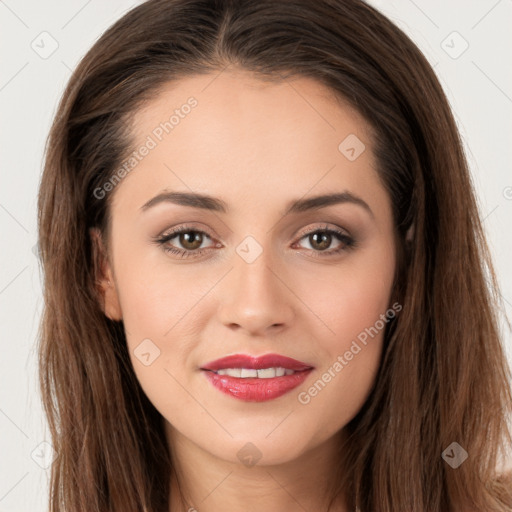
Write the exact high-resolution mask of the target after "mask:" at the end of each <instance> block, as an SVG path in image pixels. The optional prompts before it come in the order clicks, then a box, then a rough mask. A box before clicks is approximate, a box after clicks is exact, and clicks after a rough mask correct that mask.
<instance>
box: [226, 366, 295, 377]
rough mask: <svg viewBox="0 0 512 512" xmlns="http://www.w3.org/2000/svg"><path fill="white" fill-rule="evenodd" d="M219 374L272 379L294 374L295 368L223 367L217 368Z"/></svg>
mask: <svg viewBox="0 0 512 512" xmlns="http://www.w3.org/2000/svg"><path fill="white" fill-rule="evenodd" d="M216 373H217V375H227V376H228V377H236V378H242V379H247V378H258V379H272V378H273V377H283V376H284V375H292V374H294V373H295V371H294V370H288V369H285V368H281V367H277V368H262V369H261V370H253V369H250V368H223V369H222V370H217V372H216Z"/></svg>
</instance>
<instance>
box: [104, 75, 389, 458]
mask: <svg viewBox="0 0 512 512" xmlns="http://www.w3.org/2000/svg"><path fill="white" fill-rule="evenodd" d="M134 134H135V140H136V144H135V146H134V151H135V153H134V155H132V156H133V159H132V160H131V161H127V166H125V167H124V172H123V170H120V171H119V173H118V175H119V176H120V177H122V176H124V177H122V179H121V181H120V182H119V183H118V184H117V185H115V187H114V184H115V182H113V181H112V182H111V184H110V186H111V187H114V192H113V193H114V195H113V202H112V205H111V208H112V210H111V212H112V224H111V232H110V239H109V243H110V258H111V259H110V261H111V263H110V265H111V266H109V270H110V271H111V274H110V277H111V279H112V282H113V285H112V287H111V288H110V290H109V291H108V292H107V293H106V296H105V299H106V309H105V311H106V312H107V314H108V315H109V316H110V317H111V318H117V319H120V318H122V320H123V322H124V326H125V330H126V335H127V343H128V348H129V352H130V357H131V360H132V363H133V368H134V370H135V373H136V375H137V378H138V379H139V381H140V384H141V386H142V388H143V389H144V391H145V393H146V394H147V396H148V398H149V399H150V400H151V402H152V403H153V404H154V406H155V407H156V409H157V410H158V411H159V412H160V413H161V414H162V416H163V417H164V418H165V420H167V432H168V433H169V434H170V436H171V438H172V437H173V436H175V437H176V438H177V437H179V438H180V439H182V440H184V441H186V442H187V443H189V444H190V445H193V446H195V447H196V448H199V449H202V450H204V451H205V452H208V453H209V454H211V455H213V456H215V457H218V458H222V459H224V460H226V461H231V462H235V463H240V462H243V463H244V464H246V463H247V461H248V460H249V459H251V457H252V459H251V460H256V459H259V460H258V461H257V462H258V464H278V463H280V462H286V461H291V460H293V459H296V458H297V457H299V456H300V455H302V454H305V453H306V452H307V451H309V450H311V449H314V448H318V447H320V446H321V445H322V444H325V443H326V442H327V441H329V440H332V439H334V437H333V436H334V435H335V434H336V433H337V432H339V431H340V430H341V429H342V428H343V427H344V426H345V425H346V424H347V423H348V422H349V421H350V420H351V419H352V418H353V417H354V416H355V415H356V413H357V412H358V411H359V409H360V408H361V406H362V405H363V403H364V401H365V400H366V398H367V397H368V394H369V392H370V390H371V387H372V384H373V382H374V379H375V377H376V373H377V370H378V367H379V362H380V356H381V350H382V340H383V333H384V329H385V326H386V323H387V321H388V318H391V317H393V316H394V313H395V312H397V311H398V309H397V308H396V304H395V307H394V308H393V306H392V305H391V304H390V296H391V287H392V282H393V276H394V271H395V244H394V240H395V239H394V229H393V223H392V212H391V204H390V200H389V197H388V194H387V193H386V191H385V189H384V188H383V185H382V184H381V182H380V180H379V178H378V175H377V172H376V162H375V159H374V156H373V152H372V147H371V146H370V139H369V132H368V126H367V125H366V123H365V122H364V121H363V119H362V118H361V117H360V116H359V115H358V114H357V113H356V112H355V111H354V110H352V109H350V108H349V107H348V106H343V105H341V104H340V103H338V102H336V101H335V100H334V99H333V97H332V96H331V95H330V94H329V91H328V90H327V89H325V88H324V87H323V86H321V85H320V84H318V83H317V82H315V81H313V80H311V79H307V78H300V79H295V80H289V81H286V82H281V83H279V84H277V83H274V84H269V83H263V82H261V81H259V80H257V79H255V78H253V77H252V76H251V75H250V74H248V73H246V72H242V71H224V72H221V73H220V74H219V73H216V74H209V75H203V76H194V77H189V78H186V79H183V80H181V81H179V82H175V83H172V84H170V85H167V86H166V88H165V89H164V90H163V91H162V93H161V94H160V95H159V96H158V97H157V98H156V99H154V100H152V101H151V102H149V103H147V104H146V106H145V107H144V108H143V109H141V110H140V111H139V112H138V113H137V114H136V116H135V122H134ZM363 144H364V146H363ZM144 148H146V149H144ZM127 169H128V170H127ZM113 183H114V184H113ZM107 187H108V185H107ZM95 193H97V194H102V191H99V190H97V191H96V192H95ZM171 193H172V194H175V195H174V196H172V195H170V194H171ZM166 194H167V195H166ZM185 194H186V195H185ZM332 194H336V195H338V198H337V199H336V198H334V199H325V198H324V199H319V200H314V198H316V197H319V196H330V195H332ZM206 196H208V198H207V197H206ZM181 228H184V229H183V231H184V233H183V234H181V235H180V234H175V233H173V232H174V231H176V230H179V229H181ZM171 251H172V252H171ZM174 251H175V252H174ZM386 314H387V316H386ZM268 354H273V355H274V356H275V357H272V356H271V357H270V358H269V359H268V360H262V361H260V364H259V369H260V370H262V371H260V372H258V371H257V370H258V362H257V361H256V362H255V361H254V360H252V361H251V359H250V357H253V358H258V357H260V356H263V355H268ZM232 355H239V356H241V358H238V359H234V360H232V361H228V362H224V363H223V362H220V363H219V364H218V365H217V369H219V368H220V369H221V370H222V369H228V368H231V369H232V371H229V372H228V373H227V374H225V375H222V373H225V372H222V371H221V372H220V373H214V371H212V368H213V367H212V366H211V365H209V364H208V363H211V362H212V361H216V360H218V359H221V358H225V357H227V356H232ZM244 356H246V357H247V359H244ZM280 357H282V358H291V359H293V360H296V361H298V362H301V363H303V366H301V367H299V366H296V365H295V364H293V363H290V361H289V360H288V361H287V360H284V359H280ZM206 366H209V368H210V369H209V370H207V369H205V367H206ZM242 368H244V369H245V371H242V370H241V369H242ZM271 368H274V369H271ZM276 368H285V369H288V370H289V371H286V370H279V369H276ZM294 368H295V370H294ZM265 369H266V370H265ZM283 372H284V373H285V374H284V375H282V376H281V374H282V373H283ZM291 372H293V373H291ZM256 379H258V380H256ZM247 443H251V444H247ZM247 457H249V458H247Z"/></svg>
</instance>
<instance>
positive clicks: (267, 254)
mask: <svg viewBox="0 0 512 512" xmlns="http://www.w3.org/2000/svg"><path fill="white" fill-rule="evenodd" d="M266 240H268V237H267V238H266ZM233 267H234V268H233V270H232V271H231V272H230V273H229V277H228V280H227V281H226V283H225V287H226V289H225V293H223V294H222V297H223V300H222V304H221V306H220V316H221V320H222V322H223V323H224V324H226V325H228V326H239V327H240V328H243V329H246V330H247V331H251V332H264V331H265V330H266V329H268V328H270V327H273V326H274V327H275V326H278V325H279V326H281V325H284V324H287V323H289V322H290V320H291V317H292V305H291V303H290V292H289V291H288V290H287V287H286V286H285V285H284V284H283V283H282V282H281V279H280V278H279V277H278V276H279V271H278V267H279V265H275V260H274V258H273V255H272V250H271V249H270V248H269V247H267V246H264V245H263V242H262V243H260V242H258V241H257V240H256V239H255V237H252V236H248V237H246V238H245V239H244V240H243V241H242V242H241V243H240V244H239V245H238V246H237V247H236V248H235V252H234V254H233Z"/></svg>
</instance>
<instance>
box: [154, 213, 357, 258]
mask: <svg viewBox="0 0 512 512" xmlns="http://www.w3.org/2000/svg"><path fill="white" fill-rule="evenodd" d="M187 231H193V232H196V233H200V234H202V235H206V236H207V237H208V238H210V240H212V241H213V240H215V239H214V237H213V236H212V235H210V233H209V231H208V230H207V229H199V228H198V227H196V226H194V225H190V224H187V223H185V224H181V225H179V226H177V227H174V228H172V229H171V230H170V231H168V232H166V231H164V232H163V233H161V234H160V235H157V236H156V237H154V238H153V241H154V242H155V243H157V244H160V245H161V246H164V245H165V244H166V243H167V242H169V241H170V240H172V239H173V238H175V237H176V236H179V235H180V234H181V233H184V232H187ZM317 232H329V233H333V234H334V235H337V239H338V241H339V242H340V243H341V244H342V247H340V248H338V249H329V250H326V251H315V250H312V249H303V250H306V251H308V252H311V253H312V254H313V255H314V256H315V257H325V258H328V257H329V256H335V255H337V254H339V253H341V252H343V251H347V250H349V249H351V248H354V247H356V246H357V245H358V244H357V242H356V240H355V239H354V238H353V237H352V236H351V235H350V234H349V232H348V231H347V230H345V229H343V228H340V227H338V226H334V227H330V226H329V225H328V224H327V223H325V222H324V223H323V225H321V226H314V227H311V228H309V229H304V230H302V231H301V232H300V234H299V235H296V237H294V238H295V241H294V242H293V244H292V247H293V246H294V245H296V244H297V243H299V242H300V241H301V240H302V239H303V238H305V237H307V236H308V235H310V234H312V233H317ZM214 248H219V242H217V243H214V245H213V246H210V247H203V248H201V249H194V250H187V249H180V248H178V247H174V246H172V249H171V248H164V250H165V251H167V252H171V253H172V252H174V253H182V254H183V256H180V258H183V257H189V256H191V257H194V256H199V255H202V254H203V253H204V252H207V251H209V250H211V249H214ZM220 248H222V244H221V245H220ZM185 255H186V256H185Z"/></svg>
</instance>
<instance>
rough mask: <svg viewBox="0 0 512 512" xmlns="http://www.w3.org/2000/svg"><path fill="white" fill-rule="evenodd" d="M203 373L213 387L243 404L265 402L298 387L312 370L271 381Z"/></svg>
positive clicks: (207, 371)
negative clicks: (243, 402)
mask: <svg viewBox="0 0 512 512" xmlns="http://www.w3.org/2000/svg"><path fill="white" fill-rule="evenodd" d="M203 371H204V374H205V375H206V378H207V379H208V380H209V381H210V382H211V383H212V384H213V386H215V387H216V388H217V389H218V390H219V391H222V392H223V393H226V394H227V395H231V396H232V397H234V398H238V399H239V400H244V401H245V402H266V401H267V400H273V399H274V398H278V397H280V396H282V395H284V394H285V393H288V391H291V390H292V389H294V388H296V387H297V386H300V385H301V384H302V383H303V382H304V381H305V380H306V379H307V377H308V376H309V374H310V373H311V371H312V368H310V369H309V370H303V371H300V372H295V373H293V374H292V375H283V376H282V377H272V378H271V379H258V378H245V379H242V378H237V377H230V376H228V375H217V374H216V373H215V372H212V371H209V370H203Z"/></svg>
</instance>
